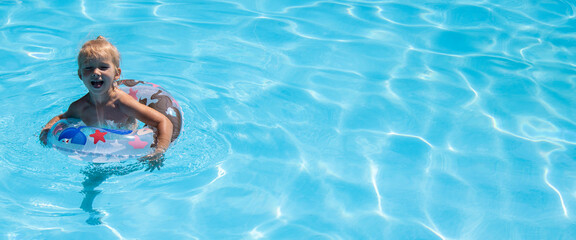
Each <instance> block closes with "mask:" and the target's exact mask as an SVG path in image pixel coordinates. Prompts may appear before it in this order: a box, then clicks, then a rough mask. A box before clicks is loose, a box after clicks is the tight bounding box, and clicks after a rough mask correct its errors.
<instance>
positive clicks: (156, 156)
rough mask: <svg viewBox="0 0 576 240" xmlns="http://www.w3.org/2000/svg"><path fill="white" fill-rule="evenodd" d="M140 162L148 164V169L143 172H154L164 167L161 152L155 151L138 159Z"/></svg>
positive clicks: (162, 153)
mask: <svg viewBox="0 0 576 240" xmlns="http://www.w3.org/2000/svg"><path fill="white" fill-rule="evenodd" d="M138 160H140V161H141V162H143V163H145V164H148V168H146V170H144V171H150V172H152V171H154V170H160V167H162V166H164V152H163V151H157V152H154V153H151V154H148V155H146V156H144V157H141V158H140V159H138Z"/></svg>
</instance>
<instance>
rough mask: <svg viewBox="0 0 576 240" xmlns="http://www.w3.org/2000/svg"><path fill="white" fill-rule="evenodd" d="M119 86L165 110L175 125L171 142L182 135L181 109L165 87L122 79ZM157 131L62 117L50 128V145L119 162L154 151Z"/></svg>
mask: <svg viewBox="0 0 576 240" xmlns="http://www.w3.org/2000/svg"><path fill="white" fill-rule="evenodd" d="M118 87H119V88H120V89H121V90H122V91H125V92H126V93H128V94H129V95H130V96H132V97H133V98H134V99H136V100H137V101H139V102H140V103H142V104H144V105H147V106H149V107H151V108H153V109H155V110H156V111H158V112H160V113H162V114H164V115H165V116H166V117H168V119H170V121H171V122H172V125H173V132H172V142H174V140H176V138H177V137H178V136H179V135H180V129H181V128H182V109H181V108H180V105H179V104H178V102H176V100H174V98H173V97H172V96H171V95H170V94H169V93H168V92H167V91H166V90H164V89H163V88H162V87H160V86H158V85H156V84H153V83H148V82H143V81H135V80H122V81H119V82H118ZM154 135H155V133H154V131H153V130H152V129H151V128H150V127H148V126H143V127H141V128H139V129H136V130H123V129H108V128H98V127H89V126H86V125H84V123H83V122H82V121H80V120H79V119H62V120H60V121H58V122H57V123H55V124H54V125H53V126H52V128H51V129H50V131H49V132H48V146H52V147H54V148H56V149H59V150H61V151H63V152H67V153H68V154H70V157H71V158H76V159H79V160H83V161H90V162H118V161H122V160H126V159H130V158H137V157H141V156H144V155H147V154H149V153H152V152H153V151H154V147H155V146H156V143H155V139H156V138H155V136H154Z"/></svg>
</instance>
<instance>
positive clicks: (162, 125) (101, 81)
mask: <svg viewBox="0 0 576 240" xmlns="http://www.w3.org/2000/svg"><path fill="white" fill-rule="evenodd" d="M121 72H122V71H121V69H120V68H116V67H115V66H114V64H113V63H112V60H111V59H110V58H102V59H91V60H88V61H85V62H84V63H83V64H81V66H80V69H79V70H78V77H79V78H80V79H81V80H82V82H83V83H84V85H85V86H86V88H87V89H88V94H86V95H84V96H83V97H82V98H80V99H78V100H76V101H75V102H73V103H72V104H70V107H69V108H68V110H67V111H66V112H65V113H63V114H60V115H58V116H56V117H54V118H52V119H51V120H50V121H49V122H48V123H47V124H46V125H45V126H44V128H43V129H42V133H41V134H40V140H41V141H42V142H43V143H44V144H46V140H47V139H46V133H47V132H48V131H49V130H50V128H51V127H52V125H54V124H55V123H56V122H58V121H59V120H61V119H65V118H77V119H80V120H82V121H83V122H84V123H85V124H86V125H88V126H104V125H106V123H107V121H113V122H114V123H115V124H117V125H118V126H127V125H132V124H134V123H135V122H136V120H139V121H141V122H143V123H145V124H146V125H148V126H151V127H154V128H156V131H157V139H156V140H157V147H156V149H155V152H154V153H152V154H150V155H147V156H144V157H143V158H142V159H143V160H149V161H158V160H160V159H161V158H162V156H163V153H164V152H165V151H166V149H168V147H169V146H170V141H171V137H172V128H173V126H172V122H170V120H169V119H168V118H167V117H166V116H164V115H162V114H161V113H160V112H158V111H156V110H154V109H152V108H150V107H148V106H146V105H143V104H141V103H139V102H138V101H136V100H135V99H134V98H132V97H131V96H130V95H128V94H127V93H125V92H123V91H122V90H120V89H118V88H117V87H115V86H114V81H116V80H118V79H119V78H120V73H121Z"/></svg>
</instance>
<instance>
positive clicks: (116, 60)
mask: <svg viewBox="0 0 576 240" xmlns="http://www.w3.org/2000/svg"><path fill="white" fill-rule="evenodd" d="M108 57H109V58H111V59H112V63H113V64H114V66H115V69H116V71H118V68H120V53H119V52H118V49H116V47H114V45H112V43H110V42H108V40H106V38H104V37H102V36H98V37H97V38H96V39H94V40H90V41H88V42H86V43H84V45H82V48H81V49H80V52H79V53H78V68H81V67H82V64H83V63H84V62H86V61H87V60H92V59H101V58H108Z"/></svg>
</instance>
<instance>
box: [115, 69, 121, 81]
mask: <svg viewBox="0 0 576 240" xmlns="http://www.w3.org/2000/svg"><path fill="white" fill-rule="evenodd" d="M121 73H122V69H120V68H116V76H114V80H118V79H120V74H121Z"/></svg>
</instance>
